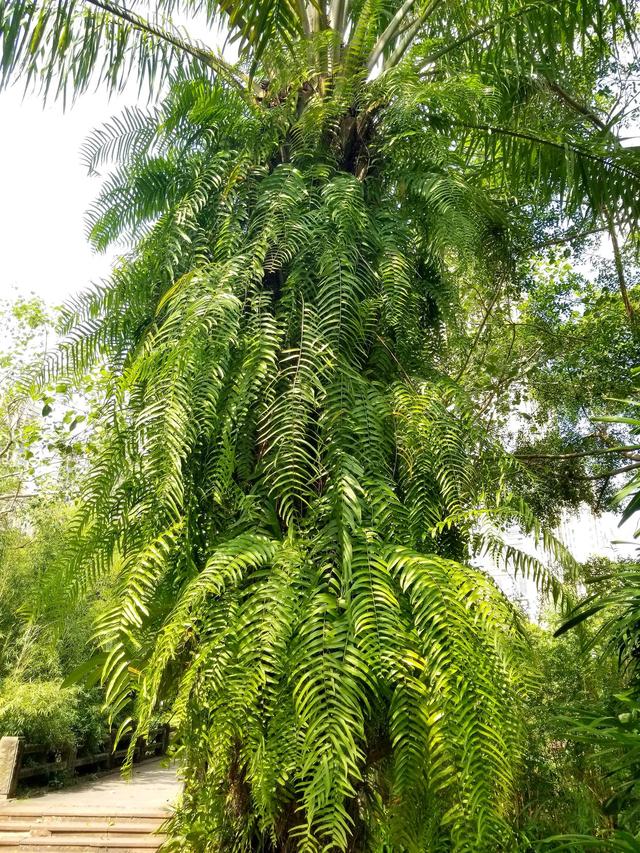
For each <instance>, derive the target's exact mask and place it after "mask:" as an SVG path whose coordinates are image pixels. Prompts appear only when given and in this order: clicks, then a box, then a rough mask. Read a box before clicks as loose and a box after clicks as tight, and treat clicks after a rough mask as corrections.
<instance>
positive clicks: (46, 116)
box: [0, 88, 135, 304]
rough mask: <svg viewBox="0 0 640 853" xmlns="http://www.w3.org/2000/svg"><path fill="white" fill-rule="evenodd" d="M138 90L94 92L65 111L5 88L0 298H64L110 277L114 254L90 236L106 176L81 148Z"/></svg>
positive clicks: (0, 102)
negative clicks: (89, 216)
mask: <svg viewBox="0 0 640 853" xmlns="http://www.w3.org/2000/svg"><path fill="white" fill-rule="evenodd" d="M134 102H135V98H132V97H131V96H129V97H126V96H120V97H118V98H116V97H114V98H112V99H111V100H109V99H108V98H107V97H106V95H104V94H102V93H99V94H87V95H84V96H83V97H81V98H80V99H79V100H78V102H77V103H76V104H75V106H74V107H73V108H70V109H68V110H67V111H66V112H63V110H62V106H61V104H59V103H51V104H49V105H47V107H46V108H43V106H42V103H41V101H40V100H39V99H38V97H36V96H35V95H31V96H27V97H26V98H24V99H23V98H22V89H17V88H15V89H11V90H8V91H5V92H0V258H1V262H0V296H1V297H6V296H10V295H12V294H16V292H17V293H20V294H21V295H26V294H27V293H29V292H34V293H37V294H38V295H39V296H42V297H43V298H44V299H46V301H47V302H49V303H52V304H59V303H61V302H62V301H64V300H65V299H66V298H67V297H68V296H70V295H71V294H73V293H74V292H76V291H77V290H79V289H81V288H82V287H83V286H85V285H86V284H88V283H89V282H90V281H95V280H97V279H100V278H102V277H105V276H106V275H107V274H108V272H109V267H110V263H111V260H112V258H113V253H111V254H109V255H99V254H96V253H94V252H93V251H92V250H91V248H90V247H89V245H88V243H87V240H86V238H85V228H84V221H83V217H84V212H85V211H86V210H87V208H88V207H89V205H90V203H91V201H92V200H93V199H94V198H95V196H96V194H97V192H98V188H99V186H100V179H99V178H96V177H93V178H90V177H89V176H88V175H87V173H86V169H85V168H84V167H83V166H82V164H81V162H80V146H81V145H82V142H83V141H84V139H85V138H86V137H87V135H88V134H89V133H90V131H91V130H92V129H93V128H95V127H96V126H98V125H100V124H102V123H103V122H104V121H106V120H108V119H109V118H110V117H111V116H112V115H114V114H115V113H118V112H120V110H121V109H122V108H123V107H124V106H125V104H131V103H134Z"/></svg>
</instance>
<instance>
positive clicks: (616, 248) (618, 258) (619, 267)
mask: <svg viewBox="0 0 640 853" xmlns="http://www.w3.org/2000/svg"><path fill="white" fill-rule="evenodd" d="M604 218H605V219H606V221H607V230H608V232H609V237H610V239H611V245H612V247H613V260H614V263H615V267H616V275H617V277H618V288H619V289H620V295H621V296H622V301H623V303H624V309H625V311H626V312H627V317H628V318H629V323H630V324H631V327H632V329H633V330H634V331H635V330H636V327H637V323H636V312H635V311H634V308H633V305H632V304H631V298H630V297H629V291H628V289H627V282H626V277H625V274H624V263H623V261H622V252H621V251H620V244H619V242H618V234H617V232H616V226H615V222H614V221H613V216H612V215H611V211H610V210H609V208H608V207H606V206H605V207H604Z"/></svg>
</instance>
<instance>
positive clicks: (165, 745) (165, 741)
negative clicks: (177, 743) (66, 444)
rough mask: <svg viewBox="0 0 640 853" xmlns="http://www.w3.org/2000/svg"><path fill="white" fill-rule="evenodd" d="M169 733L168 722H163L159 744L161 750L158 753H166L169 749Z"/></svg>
mask: <svg viewBox="0 0 640 853" xmlns="http://www.w3.org/2000/svg"><path fill="white" fill-rule="evenodd" d="M170 734H171V727H170V726H169V724H168V723H165V724H164V726H163V727H162V743H161V745H160V749H161V750H162V752H161V753H160V755H166V754H167V750H168V749H169V736H170Z"/></svg>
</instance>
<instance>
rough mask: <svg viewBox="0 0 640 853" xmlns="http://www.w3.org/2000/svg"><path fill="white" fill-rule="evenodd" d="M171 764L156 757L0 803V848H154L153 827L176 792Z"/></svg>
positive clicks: (81, 852)
mask: <svg viewBox="0 0 640 853" xmlns="http://www.w3.org/2000/svg"><path fill="white" fill-rule="evenodd" d="M180 787H181V786H180V782H179V780H178V778H177V774H176V770H175V768H171V767H163V766H162V763H161V762H160V761H157V760H156V761H149V762H146V763H145V764H141V765H137V766H136V767H135V769H134V773H133V777H132V778H131V779H130V780H129V779H125V778H123V777H122V775H121V774H120V773H119V772H116V773H110V774H108V775H105V776H102V777H100V778H98V779H96V780H94V781H92V782H82V783H80V784H78V785H74V786H73V787H71V788H65V789H63V790H60V791H51V792H47V793H45V794H43V795H41V796H34V797H29V798H24V799H16V800H9V801H7V802H4V803H1V804H0V851H1V853H6V851H10V850H14V851H19V850H29V851H42V853H44V851H57V853H85V852H86V853H88V852H89V851H91V853H97V851H104V853H106V851H118V853H126V851H129V852H130V853H134V851H135V853H138V851H145V853H148V851H150V850H156V849H157V848H158V846H159V845H160V843H161V841H162V836H161V835H158V834H157V830H158V829H159V827H160V826H161V824H162V822H163V821H164V820H165V819H166V818H167V817H168V815H169V814H170V813H171V805H172V803H173V802H175V800H176V799H177V797H178V796H179V794H180Z"/></svg>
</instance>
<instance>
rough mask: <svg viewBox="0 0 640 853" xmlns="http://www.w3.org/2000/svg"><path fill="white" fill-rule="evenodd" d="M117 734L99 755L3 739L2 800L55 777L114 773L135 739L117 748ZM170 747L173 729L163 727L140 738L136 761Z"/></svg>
mask: <svg viewBox="0 0 640 853" xmlns="http://www.w3.org/2000/svg"><path fill="white" fill-rule="evenodd" d="M114 739H115V733H114V732H112V733H111V734H110V735H109V737H108V738H107V739H106V740H105V741H104V742H103V743H102V744H101V745H100V747H99V748H98V750H97V751H96V752H90V751H85V750H83V751H81V752H76V750H75V749H66V750H61V749H55V748H52V747H50V746H47V745H44V744H25V743H24V742H23V741H22V739H21V738H8V737H3V738H0V798H5V799H6V798H9V797H14V796H15V794H16V789H17V787H18V785H30V784H31V785H32V784H34V783H35V784H42V783H45V782H47V781H48V780H49V779H50V778H51V777H52V776H58V775H59V776H63V777H66V778H67V779H68V778H71V777H73V776H74V775H76V774H78V772H79V771H80V772H82V770H87V769H91V768H94V769H95V770H96V771H97V770H111V769H114V768H117V767H121V766H122V764H123V763H124V760H125V758H126V756H127V754H128V752H129V748H130V746H131V740H130V739H129V740H127V739H126V738H123V739H121V740H120V741H119V743H118V748H117V749H114ZM168 745H169V727H168V726H162V727H161V728H159V729H158V730H157V732H156V734H155V736H154V737H153V738H152V739H151V740H149V741H147V740H144V739H143V738H138V740H137V741H136V744H135V747H134V750H133V761H134V763H139V762H140V761H144V760H145V759H148V758H154V757H156V756H160V755H164V754H165V753H166V751H167V747H168Z"/></svg>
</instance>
